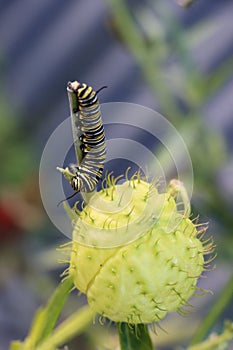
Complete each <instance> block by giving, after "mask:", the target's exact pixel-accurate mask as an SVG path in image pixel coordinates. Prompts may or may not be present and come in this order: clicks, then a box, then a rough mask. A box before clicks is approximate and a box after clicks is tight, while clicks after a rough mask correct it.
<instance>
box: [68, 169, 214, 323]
mask: <svg viewBox="0 0 233 350" xmlns="http://www.w3.org/2000/svg"><path fill="white" fill-rule="evenodd" d="M106 182H107V185H106V187H105V188H104V187H103V188H102V190H101V191H100V192H98V193H95V194H94V195H93V198H92V203H94V204H95V205H94V206H93V205H87V206H86V207H85V208H83V210H82V211H78V210H77V209H74V210H75V215H76V216H77V218H76V220H77V221H79V220H81V221H83V222H85V223H86V224H88V225H89V227H92V228H93V227H96V228H100V227H103V226H105V227H106V220H107V221H108V222H109V230H110V229H111V227H116V222H117V228H119V229H120V227H121V225H122V226H125V225H126V221H127V229H128V230H130V229H134V225H131V223H133V222H134V221H135V220H136V219H137V216H138V215H141V214H142V213H143V210H147V208H146V206H145V204H146V203H147V201H148V200H149V197H150V192H151V191H156V192H153V194H154V193H155V195H156V196H158V200H160V197H159V193H158V192H157V189H156V188H154V189H152V187H153V186H152V184H151V183H148V182H147V181H144V180H142V179H141V178H140V174H138V173H137V174H136V176H133V177H132V178H131V179H129V180H126V182H125V183H124V184H119V185H118V184H116V181H115V180H114V179H113V177H110V176H109V177H108V179H107V181H106ZM123 185H127V186H129V187H131V189H132V193H133V195H132V198H131V202H130V203H129V205H128V207H127V208H123V209H122V211H121V210H119V211H118V212H117V213H115V212H114V213H113V214H111V213H110V212H109V211H108V205H110V204H111V205H112V203H113V202H114V201H116V200H118V198H117V190H120V189H121V186H123ZM154 187H155V186H154ZM156 193H157V194H156ZM179 193H180V194H181V198H182V200H183V208H181V209H180V208H179V204H178V203H177V202H176V196H177V195H178V194H179ZM185 194H186V191H185V188H184V186H183V185H182V183H181V182H179V181H178V180H172V181H171V182H170V184H169V186H168V188H167V190H166V192H165V195H164V196H163V197H161V198H163V201H164V202H163V203H162V209H161V212H160V215H159V217H158V218H157V220H155V222H154V224H153V225H152V227H150V229H149V230H148V229H146V231H145V232H143V234H142V235H140V237H139V238H137V239H136V240H134V241H132V242H130V243H128V244H125V245H123V246H117V247H113V248H101V247H98V246H96V247H88V246H85V245H83V244H80V243H78V242H77V241H75V240H73V242H72V246H71V255H70V265H69V268H68V269H67V271H66V273H68V274H69V275H70V276H72V278H73V281H74V284H75V286H76V287H77V288H78V289H79V290H80V291H81V292H82V293H85V294H86V295H87V300H88V303H89V305H90V307H91V308H92V309H93V310H94V311H96V312H97V313H98V314H100V315H102V316H103V317H107V318H109V319H110V320H112V321H115V322H128V323H131V324H138V323H151V322H157V321H159V320H161V319H163V318H164V317H165V315H166V314H167V313H168V312H172V311H177V312H179V313H183V312H185V310H184V308H183V307H185V306H191V305H190V304H189V303H188V299H189V298H190V296H191V295H193V294H194V293H195V292H197V291H199V292H200V293H201V294H202V292H206V291H204V290H202V289H200V288H198V287H197V280H198V278H199V277H200V276H201V274H202V272H203V271H204V270H208V269H209V263H210V261H212V260H213V257H212V258H209V260H208V261H205V259H204V256H205V255H208V254H210V253H212V252H213V249H214V244H213V241H212V238H209V239H207V240H205V241H204V239H203V237H204V234H205V232H206V230H207V224H201V225H200V224H199V225H198V224H195V223H194V222H193V221H192V220H191V219H190V218H189V215H190V204H189V202H188V200H187V198H188V197H187V196H186V195H185ZM98 201H101V203H103V201H105V202H106V208H105V210H103V211H102V212H101V211H99V210H98V211H97V210H96V209H95V208H98ZM75 230H77V227H75V228H74V236H75ZM115 234H116V235H117V229H116V230H115ZM132 235H133V232H132Z"/></svg>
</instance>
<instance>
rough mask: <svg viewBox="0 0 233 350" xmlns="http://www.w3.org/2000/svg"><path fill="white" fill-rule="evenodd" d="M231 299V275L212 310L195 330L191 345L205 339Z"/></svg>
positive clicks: (232, 279) (232, 292)
mask: <svg viewBox="0 0 233 350" xmlns="http://www.w3.org/2000/svg"><path fill="white" fill-rule="evenodd" d="M232 298H233V275H232V276H231V278H230V280H229V281H228V283H227V284H226V285H225V287H224V289H223V290H222V292H221V294H220V296H219V297H218V299H217V300H216V302H215V304H214V305H213V306H212V309H211V310H210V312H209V313H208V315H206V317H205V318H204V320H203V322H202V323H201V325H200V327H199V328H198V329H197V331H196V333H195V334H194V336H193V338H192V341H191V345H193V344H197V343H199V342H200V341H201V340H202V339H203V338H204V337H205V335H206V334H207V333H208V332H209V330H210V329H211V327H212V326H213V324H214V323H215V322H216V320H217V319H218V317H219V316H220V315H221V313H222V312H223V311H224V309H225V308H226V307H227V305H228V304H229V303H230V301H231V300H232Z"/></svg>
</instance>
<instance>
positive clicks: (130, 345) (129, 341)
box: [117, 323, 154, 350]
mask: <svg viewBox="0 0 233 350" xmlns="http://www.w3.org/2000/svg"><path fill="white" fill-rule="evenodd" d="M117 329H118V335H119V340H120V346H121V350H135V349H137V350H153V349H154V348H153V345H152V341H151V338H150V335H149V332H148V328H147V325H145V324H137V325H130V324H128V323H118V325H117Z"/></svg>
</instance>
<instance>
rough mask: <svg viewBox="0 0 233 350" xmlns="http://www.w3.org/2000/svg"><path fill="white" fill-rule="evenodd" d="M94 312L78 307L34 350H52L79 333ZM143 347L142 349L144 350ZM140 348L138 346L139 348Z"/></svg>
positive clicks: (92, 317) (87, 323)
mask: <svg viewBox="0 0 233 350" xmlns="http://www.w3.org/2000/svg"><path fill="white" fill-rule="evenodd" d="M94 316H95V312H94V311H92V310H91V309H90V307H89V306H84V307H82V308H80V309H79V310H78V311H77V312H75V313H74V314H72V315H71V316H70V317H69V318H68V319H67V320H65V321H64V322H62V323H61V324H60V325H59V326H58V327H57V328H56V329H55V330H54V331H53V333H52V334H51V335H50V336H49V337H48V338H46V339H45V341H43V342H42V344H40V345H39V346H38V347H37V348H36V350H53V349H56V348H57V347H59V346H61V345H64V344H65V343H67V342H68V341H69V340H71V339H72V338H74V337H75V336H77V335H78V334H80V333H81V332H83V331H84V329H85V328H86V327H87V326H88V325H89V324H90V323H91V321H92V320H93V319H94ZM146 349H147V348H145V349H144V350H146ZM139 350H140V348H139Z"/></svg>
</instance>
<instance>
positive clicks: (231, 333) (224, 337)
mask: <svg viewBox="0 0 233 350" xmlns="http://www.w3.org/2000/svg"><path fill="white" fill-rule="evenodd" d="M232 338H233V323H226V325H225V329H224V331H223V332H222V334H220V335H214V336H211V337H210V338H209V339H207V340H206V341H204V342H203V343H201V344H197V345H193V346H190V347H189V348H188V350H211V349H212V350H214V349H222V350H223V349H229V348H227V343H228V342H229V341H231V340H232Z"/></svg>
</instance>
